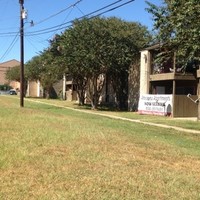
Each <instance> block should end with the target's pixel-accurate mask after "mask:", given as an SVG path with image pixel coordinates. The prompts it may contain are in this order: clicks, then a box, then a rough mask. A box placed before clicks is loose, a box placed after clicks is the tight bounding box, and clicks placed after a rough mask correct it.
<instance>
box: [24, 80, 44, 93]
mask: <svg viewBox="0 0 200 200" xmlns="http://www.w3.org/2000/svg"><path fill="white" fill-rule="evenodd" d="M41 93H42V88H41V86H40V82H39V81H29V82H28V87H27V96H28V97H41V95H42V94H41Z"/></svg>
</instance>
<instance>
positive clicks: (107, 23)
mask: <svg viewBox="0 0 200 200" xmlns="http://www.w3.org/2000/svg"><path fill="white" fill-rule="evenodd" d="M150 38H151V37H150V34H149V32H148V31H147V28H146V27H144V26H142V25H141V24H139V23H135V22H126V21H123V20H121V19H118V18H100V17H97V18H93V19H83V20H80V21H75V22H74V23H73V26H72V27H71V28H69V29H67V30H66V31H65V32H64V33H63V34H62V35H61V40H60V44H59V46H61V49H62V53H63V55H64V58H65V62H66V63H67V68H68V72H69V73H70V74H72V76H73V78H74V79H75V80H76V81H77V83H78V82H79V81H80V80H82V81H81V84H82V86H83V82H84V83H85V84H84V86H85V85H86V83H87V86H91V87H89V90H88V91H89V94H88V96H89V97H90V100H91V102H92V103H93V104H94V106H95V105H96V102H97V101H98V97H99V95H100V93H101V89H102V87H103V85H104V80H105V76H108V75H110V77H111V78H112V81H113V83H114V82H117V83H118V84H116V85H118V86H120V85H121V84H120V81H121V80H122V81H124V78H125V79H127V77H122V74H123V73H124V72H125V73H126V75H127V72H128V69H129V67H130V65H131V63H132V61H133V60H134V58H136V57H138V56H139V50H140V49H142V48H144V47H145V45H147V44H148V42H149V40H150ZM100 77H101V79H100ZM88 81H89V82H90V83H89V82H88ZM97 82H98V83H97ZM100 83H101V84H100ZM120 87H121V86H120ZM116 92H121V91H118V90H117V88H116Z"/></svg>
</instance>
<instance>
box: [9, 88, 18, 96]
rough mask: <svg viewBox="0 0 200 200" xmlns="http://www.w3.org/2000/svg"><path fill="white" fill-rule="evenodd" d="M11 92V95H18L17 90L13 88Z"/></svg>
mask: <svg viewBox="0 0 200 200" xmlns="http://www.w3.org/2000/svg"><path fill="white" fill-rule="evenodd" d="M9 94H10V95H17V92H16V90H14V89H11V90H9Z"/></svg>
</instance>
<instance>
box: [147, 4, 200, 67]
mask: <svg viewBox="0 0 200 200" xmlns="http://www.w3.org/2000/svg"><path fill="white" fill-rule="evenodd" d="M147 3H148V6H149V7H148V9H147V10H148V11H149V12H150V13H152V15H153V18H154V28H155V30H157V33H158V34H157V40H158V41H159V42H160V43H162V44H163V46H164V47H165V48H163V49H165V51H164V52H162V55H164V57H166V58H167V57H169V56H170V54H172V53H173V52H176V56H177V60H178V62H180V64H181V65H184V66H185V67H186V66H187V65H188V63H189V62H191V61H197V63H198V61H200V43H199V41H200V34H199V33H200V21H199V20H198V19H199V18H200V4H199V1H198V0H165V1H164V4H163V6H155V5H154V4H151V3H149V2H147Z"/></svg>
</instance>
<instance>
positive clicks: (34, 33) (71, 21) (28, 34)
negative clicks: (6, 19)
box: [26, 0, 135, 36]
mask: <svg viewBox="0 0 200 200" xmlns="http://www.w3.org/2000/svg"><path fill="white" fill-rule="evenodd" d="M120 1H122V0H118V1H116V2H114V3H112V4H109V5H107V6H104V7H103V8H100V9H98V10H96V11H93V12H91V13H89V14H86V15H84V16H82V17H79V18H77V19H76V20H80V19H83V18H87V17H88V16H90V15H92V14H94V13H97V12H99V11H101V10H104V9H105V8H108V7H110V6H112V5H114V4H117V3H119V2H120ZM133 1H135V0H129V1H128V2H125V3H123V4H120V5H118V6H115V7H113V8H110V9H108V10H106V11H103V12H101V13H99V14H96V15H94V16H91V17H90V18H94V17H97V16H100V15H102V14H105V13H108V12H111V11H113V10H116V9H118V8H120V7H122V6H124V5H127V4H129V3H131V2H133ZM90 18H89V19H90ZM74 21H75V20H70V21H68V22H65V23H63V24H60V25H57V26H53V27H50V28H46V29H43V30H38V31H34V32H28V33H26V36H33V35H42V34H46V33H51V32H55V31H59V30H62V29H64V28H68V27H70V26H71V24H72V23H73V22H74ZM66 24H70V25H67V26H66Z"/></svg>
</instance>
